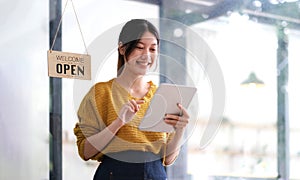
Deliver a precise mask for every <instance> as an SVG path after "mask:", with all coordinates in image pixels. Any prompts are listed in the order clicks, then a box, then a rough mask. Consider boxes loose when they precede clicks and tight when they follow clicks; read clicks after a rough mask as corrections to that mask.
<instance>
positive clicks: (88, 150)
mask: <svg viewBox="0 0 300 180" xmlns="http://www.w3.org/2000/svg"><path fill="white" fill-rule="evenodd" d="M123 125H124V123H123V121H122V120H121V119H120V118H117V119H116V120H115V121H114V122H113V123H111V124H110V125H109V126H107V127H106V128H105V129H103V130H102V131H101V132H99V133H97V134H95V135H92V136H90V137H88V138H86V140H85V143H84V151H83V153H84V159H86V160H87V159H89V158H91V157H92V156H94V155H95V154H97V153H98V152H99V151H101V150H102V149H104V147H105V146H107V144H108V143H109V142H110V141H111V140H112V139H113V137H114V136H115V135H116V133H117V132H118V131H119V129H120V128H121V127H122V126H123Z"/></svg>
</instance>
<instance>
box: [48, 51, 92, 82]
mask: <svg viewBox="0 0 300 180" xmlns="http://www.w3.org/2000/svg"><path fill="white" fill-rule="evenodd" d="M47 54H48V75H49V76H50V77H60V78H72V79H83V80H90V79H91V56H90V55H87V54H76V53H68V52H61V51H51V50H49V51H48V53H47Z"/></svg>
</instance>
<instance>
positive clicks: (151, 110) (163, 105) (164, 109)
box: [139, 83, 197, 132]
mask: <svg viewBox="0 0 300 180" xmlns="http://www.w3.org/2000/svg"><path fill="white" fill-rule="evenodd" d="M196 91H197V88H195V87H190V86H183V85H176V84H167V83H162V84H160V86H159V87H158V88H157V90H156V92H155V94H154V96H153V98H152V100H151V102H150V105H149V107H148V109H147V111H146V113H145V116H144V118H143V119H142V120H141V123H140V125H139V129H140V130H142V131H154V132H172V131H174V128H173V126H171V125H169V124H166V123H165V122H164V120H163V118H164V116H165V114H178V115H180V114H181V112H180V110H179V108H178V106H177V103H180V104H182V105H183V107H185V108H186V109H187V108H188V106H189V104H190V102H191V101H192V99H193V97H194V95H195V93H196Z"/></svg>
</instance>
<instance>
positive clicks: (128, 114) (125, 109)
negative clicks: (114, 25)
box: [119, 99, 145, 125]
mask: <svg viewBox="0 0 300 180" xmlns="http://www.w3.org/2000/svg"><path fill="white" fill-rule="evenodd" d="M144 102H145V101H144V100H133V99H132V100H129V101H128V102H127V103H126V104H124V105H123V106H122V108H121V110H120V112H119V119H120V120H121V121H122V125H125V124H126V123H128V122H129V121H131V120H132V119H133V117H134V115H135V114H136V113H137V112H138V111H139V110H140V105H141V104H143V103H144Z"/></svg>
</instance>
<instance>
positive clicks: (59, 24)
mask: <svg viewBox="0 0 300 180" xmlns="http://www.w3.org/2000/svg"><path fill="white" fill-rule="evenodd" d="M70 1H71V3H72V8H73V11H74V14H75V17H76V21H77V25H78V28H79V30H80V34H81V38H82V41H83V44H84V48H85V51H86V54H88V50H87V46H86V43H85V41H84V37H83V33H82V30H81V26H80V23H79V19H78V16H77V13H76V10H75V6H74V3H73V0H70ZM68 2H69V0H67V1H66V4H65V7H64V10H63V12H62V15H61V17H60V20H59V23H58V26H57V29H56V32H55V36H54V38H53V41H52V45H51V48H50V52H52V49H53V47H54V43H55V41H56V38H57V34H58V31H59V28H60V26H61V23H62V18H63V16H64V14H65V11H66V7H67V5H68Z"/></svg>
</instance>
